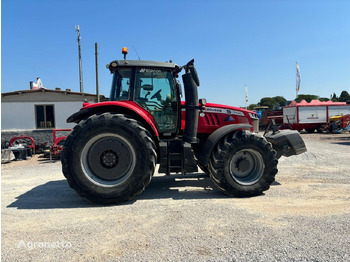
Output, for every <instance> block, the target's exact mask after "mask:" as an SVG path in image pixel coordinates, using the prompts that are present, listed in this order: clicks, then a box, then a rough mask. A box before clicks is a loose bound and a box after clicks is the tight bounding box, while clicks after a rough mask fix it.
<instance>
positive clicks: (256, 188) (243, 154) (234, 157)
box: [209, 131, 278, 197]
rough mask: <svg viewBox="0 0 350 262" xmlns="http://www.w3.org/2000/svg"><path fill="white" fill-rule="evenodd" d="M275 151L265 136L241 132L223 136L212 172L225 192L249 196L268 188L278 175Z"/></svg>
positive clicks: (237, 195)
mask: <svg viewBox="0 0 350 262" xmlns="http://www.w3.org/2000/svg"><path fill="white" fill-rule="evenodd" d="M277 163H278V160H277V158H276V152H275V151H274V150H273V148H272V146H271V144H270V143H269V142H268V141H267V140H266V139H265V138H264V137H262V136H258V135H256V134H253V133H251V132H249V131H238V132H236V133H230V134H228V135H226V136H224V137H223V138H222V139H221V140H220V141H219V142H218V144H217V145H216V147H215V148H214V150H213V152H212V155H211V158H210V161H209V171H210V176H211V178H212V180H213V181H214V184H215V185H216V186H217V187H218V188H219V189H220V190H221V191H223V192H224V193H225V194H227V195H229V196H234V197H249V196H256V195H260V194H262V192H263V191H266V190H268V189H269V187H270V185H271V184H272V183H273V181H274V180H275V175H276V174H277V172H278V170H277Z"/></svg>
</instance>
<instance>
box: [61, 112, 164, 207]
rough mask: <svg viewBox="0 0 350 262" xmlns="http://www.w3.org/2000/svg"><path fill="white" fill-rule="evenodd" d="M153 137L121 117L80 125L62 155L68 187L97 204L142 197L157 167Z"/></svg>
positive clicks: (100, 116) (103, 116)
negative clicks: (140, 195) (141, 194)
mask: <svg viewBox="0 0 350 262" xmlns="http://www.w3.org/2000/svg"><path fill="white" fill-rule="evenodd" d="M156 159H157V156H156V147H155V144H154V141H153V139H152V136H151V134H150V133H149V132H148V131H147V130H146V129H145V128H144V127H143V126H142V125H141V124H140V123H139V122H137V121H136V120H134V119H131V118H128V117H127V116H124V115H121V114H113V113H103V114H98V115H92V116H90V117H89V118H88V119H86V120H83V121H81V122H80V123H79V124H78V125H76V126H75V127H74V129H73V131H72V132H71V134H70V135H69V136H68V137H67V139H66V142H65V144H64V149H63V151H62V154H61V161H62V170H63V174H64V176H65V177H66V178H67V181H68V184H69V185H70V187H72V188H73V189H74V190H75V191H76V192H77V193H78V194H79V195H80V196H82V197H85V198H87V199H88V200H90V201H92V202H95V203H102V204H116V203H121V202H124V201H128V200H131V199H133V198H134V197H136V196H137V195H139V194H140V193H141V192H142V191H143V190H144V189H145V188H146V186H147V185H148V184H149V183H150V181H151V178H152V176H153V173H154V169H155V164H156Z"/></svg>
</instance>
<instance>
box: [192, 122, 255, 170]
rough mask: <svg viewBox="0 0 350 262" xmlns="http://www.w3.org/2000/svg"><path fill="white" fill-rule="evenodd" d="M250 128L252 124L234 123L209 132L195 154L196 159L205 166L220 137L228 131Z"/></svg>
mask: <svg viewBox="0 0 350 262" xmlns="http://www.w3.org/2000/svg"><path fill="white" fill-rule="evenodd" d="M251 128H252V126H251V125H249V124H235V125H226V126H223V127H220V128H219V129H217V130H215V131H214V132H213V133H212V134H210V136H209V137H208V139H207V140H206V141H205V144H204V146H203V148H202V151H201V152H200V153H199V154H197V155H196V156H197V159H198V161H199V162H200V163H201V164H202V165H203V166H207V165H208V162H209V158H210V155H211V152H212V150H213V148H214V147H215V145H216V144H217V143H218V142H219V141H220V139H221V138H223V137H224V136H225V135H227V134H228V133H231V132H234V131H237V130H250V129H251Z"/></svg>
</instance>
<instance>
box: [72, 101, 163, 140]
mask: <svg viewBox="0 0 350 262" xmlns="http://www.w3.org/2000/svg"><path fill="white" fill-rule="evenodd" d="M105 112H113V113H120V114H126V115H129V116H131V117H132V118H134V119H135V120H137V121H139V122H141V123H142V124H143V125H144V126H145V127H146V128H147V129H148V130H149V131H150V132H151V133H152V135H153V136H154V137H158V136H159V133H158V130H157V127H156V125H155V121H154V118H153V116H152V115H151V114H150V113H148V112H147V111H145V110H143V109H141V108H140V107H139V106H137V105H136V104H134V103H125V102H102V103H97V104H90V105H87V106H84V107H83V108H82V109H81V110H80V111H78V112H76V113H74V114H73V115H71V116H70V117H68V118H67V123H79V122H80V121H81V120H85V119H87V118H88V117H90V116H91V115H94V114H98V113H105Z"/></svg>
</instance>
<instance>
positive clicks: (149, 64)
mask: <svg viewBox="0 0 350 262" xmlns="http://www.w3.org/2000/svg"><path fill="white" fill-rule="evenodd" d="M127 67H146V68H165V69H175V68H179V66H178V65H177V64H174V63H168V62H157V61H147V60H114V61H112V62H110V63H109V64H108V65H107V68H108V69H109V70H110V71H111V72H113V71H115V70H116V69H117V68H127Z"/></svg>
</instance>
